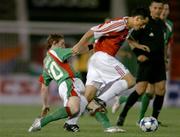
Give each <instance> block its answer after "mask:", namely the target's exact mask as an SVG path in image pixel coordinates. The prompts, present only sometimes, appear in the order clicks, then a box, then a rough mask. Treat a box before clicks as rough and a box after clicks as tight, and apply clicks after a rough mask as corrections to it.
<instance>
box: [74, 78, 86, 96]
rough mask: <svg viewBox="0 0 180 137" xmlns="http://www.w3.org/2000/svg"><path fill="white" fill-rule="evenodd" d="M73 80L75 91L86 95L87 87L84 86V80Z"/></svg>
mask: <svg viewBox="0 0 180 137" xmlns="http://www.w3.org/2000/svg"><path fill="white" fill-rule="evenodd" d="M73 80H74V81H73V86H74V89H75V90H76V91H77V92H79V93H84V92H85V86H84V83H83V82H82V80H81V79H79V78H73Z"/></svg>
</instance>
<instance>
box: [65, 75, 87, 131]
mask: <svg viewBox="0 0 180 137" xmlns="http://www.w3.org/2000/svg"><path fill="white" fill-rule="evenodd" d="M73 80H74V81H73V86H74V89H75V90H76V91H77V92H78V93H80V95H79V97H80V113H79V114H78V115H77V116H76V117H73V118H71V117H69V118H68V120H67V121H66V122H65V124H64V126H63V127H64V129H65V130H67V131H71V132H78V131H80V129H79V126H78V125H77V124H78V119H79V118H80V116H81V114H82V113H84V111H85V108H86V106H87V104H88V103H87V100H86V98H85V97H84V96H83V95H81V94H84V92H85V87H84V84H83V82H82V80H81V79H79V78H74V79H73Z"/></svg>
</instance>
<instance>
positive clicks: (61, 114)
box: [41, 107, 68, 127]
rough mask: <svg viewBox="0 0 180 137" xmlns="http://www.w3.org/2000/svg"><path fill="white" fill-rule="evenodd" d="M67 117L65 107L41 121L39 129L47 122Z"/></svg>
mask: <svg viewBox="0 0 180 137" xmlns="http://www.w3.org/2000/svg"><path fill="white" fill-rule="evenodd" d="M67 117H68V113H67V112H66V108H65V107H62V108H59V109H57V110H56V111H55V112H53V113H51V114H49V115H47V116H45V117H44V118H42V119H41V127H44V126H45V125H47V124H48V123H49V122H52V121H55V120H58V119H63V118H67Z"/></svg>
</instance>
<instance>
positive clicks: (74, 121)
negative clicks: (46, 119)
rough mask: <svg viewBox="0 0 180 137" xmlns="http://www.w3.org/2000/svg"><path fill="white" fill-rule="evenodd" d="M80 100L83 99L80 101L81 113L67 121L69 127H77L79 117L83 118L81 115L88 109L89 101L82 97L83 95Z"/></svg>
mask: <svg viewBox="0 0 180 137" xmlns="http://www.w3.org/2000/svg"><path fill="white" fill-rule="evenodd" d="M80 99H81V101H80V112H79V114H78V115H77V116H76V117H73V118H70V119H68V120H67V121H66V123H68V124H69V125H76V124H77V122H78V119H79V117H80V116H81V114H82V113H83V112H84V111H85V109H86V106H87V104H88V101H87V99H86V98H85V97H84V96H82V95H80Z"/></svg>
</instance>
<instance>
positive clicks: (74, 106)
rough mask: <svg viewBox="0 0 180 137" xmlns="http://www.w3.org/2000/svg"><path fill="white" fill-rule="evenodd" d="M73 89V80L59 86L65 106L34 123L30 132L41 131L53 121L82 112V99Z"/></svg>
mask: <svg viewBox="0 0 180 137" xmlns="http://www.w3.org/2000/svg"><path fill="white" fill-rule="evenodd" d="M71 87H72V81H71V80H67V81H66V82H65V81H64V82H62V83H61V84H60V85H59V95H60V97H61V98H63V100H64V106H63V107H60V108H58V109H56V110H55V111H54V112H52V113H50V114H48V115H46V116H45V117H43V118H41V119H37V120H36V121H34V123H33V125H32V126H31V127H30V129H29V132H33V131H37V130H40V129H41V128H42V127H44V126H45V125H47V124H48V123H50V122H52V121H56V120H59V119H63V118H67V117H73V116H76V115H78V113H79V110H80V107H79V106H80V99H79V97H78V94H77V93H76V92H75V91H74V89H72V88H71Z"/></svg>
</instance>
